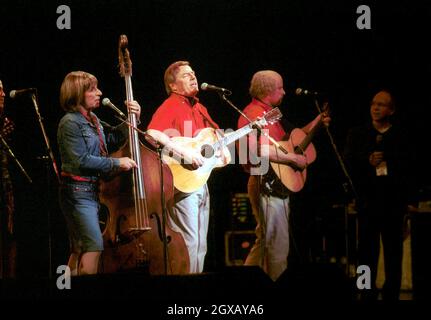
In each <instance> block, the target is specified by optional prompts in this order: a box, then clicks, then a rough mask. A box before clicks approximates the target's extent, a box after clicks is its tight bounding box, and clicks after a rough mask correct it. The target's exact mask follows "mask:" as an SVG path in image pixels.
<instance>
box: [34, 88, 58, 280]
mask: <svg viewBox="0 0 431 320" xmlns="http://www.w3.org/2000/svg"><path fill="white" fill-rule="evenodd" d="M31 100H32V101H33V105H34V110H35V111H36V115H37V119H38V121H39V125H40V129H41V131H42V135H43V138H44V141H45V148H46V151H47V153H48V156H46V155H44V156H41V157H39V159H41V160H44V161H45V165H46V179H47V180H46V182H47V188H48V194H49V192H50V191H51V183H50V174H49V169H48V167H49V166H48V159H51V164H52V167H53V169H54V173H55V175H56V177H57V182H58V183H59V184H60V183H61V180H60V174H59V172H58V167H57V163H56V161H55V158H54V154H53V152H52V149H51V145H50V143H49V139H48V135H47V134H46V131H45V126H44V125H43V121H42V117H41V115H40V112H39V106H38V98H37V90H35V92H34V93H32V95H31ZM45 197H46V200H45V201H46V208H47V209H46V210H47V215H48V217H47V219H48V221H47V222H48V226H47V228H48V263H49V266H48V272H49V274H48V278H49V279H51V278H52V237H51V209H50V206H49V201H48V200H49V197H48V195H45Z"/></svg>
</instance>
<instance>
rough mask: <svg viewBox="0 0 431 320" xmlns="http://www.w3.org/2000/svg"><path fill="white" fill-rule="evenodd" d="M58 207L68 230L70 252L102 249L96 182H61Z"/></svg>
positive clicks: (79, 252)
mask: <svg viewBox="0 0 431 320" xmlns="http://www.w3.org/2000/svg"><path fill="white" fill-rule="evenodd" d="M60 207H61V210H62V211H63V214H64V216H65V219H66V223H67V228H68V231H69V240H70V247H71V252H72V253H76V254H82V253H84V252H94V251H102V250H103V238H102V232H101V230H100V226H99V216H98V212H99V207H100V204H99V198H98V194H97V184H95V183H90V182H80V181H72V182H69V181H68V182H66V183H63V184H62V186H61V189H60Z"/></svg>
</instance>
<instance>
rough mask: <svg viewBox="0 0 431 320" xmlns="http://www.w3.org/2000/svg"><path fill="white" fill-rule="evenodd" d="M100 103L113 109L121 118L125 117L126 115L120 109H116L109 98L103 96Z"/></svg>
mask: <svg viewBox="0 0 431 320" xmlns="http://www.w3.org/2000/svg"><path fill="white" fill-rule="evenodd" d="M102 104H103V105H104V106H105V107H109V108H111V109H112V110H114V111H115V112H117V113H118V114H119V115H120V116H121V117H122V118H127V116H126V115H125V114H124V113H123V112H122V111H121V110H120V109H118V108H117V107H116V106H115V105H114V104H113V103H112V102H111V100H109V99H108V98H103V100H102Z"/></svg>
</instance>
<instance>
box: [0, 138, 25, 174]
mask: <svg viewBox="0 0 431 320" xmlns="http://www.w3.org/2000/svg"><path fill="white" fill-rule="evenodd" d="M0 142H1V144H2V145H3V148H4V149H5V150H6V151H7V153H8V154H9V156H10V157H11V158H12V159H13V160H14V161H15V163H16V164H17V165H18V167H19V169H20V170H21V172H22V173H23V174H24V176H25V177H26V178H27V180H28V182H30V183H33V180H31V178H30V176H29V175H28V174H27V171H25V169H24V168H23V166H22V165H21V163H20V162H19V161H18V159H17V158H16V157H15V155H14V153H13V152H12V150H11V148H10V147H9V145H8V144H7V142H6V140H5V139H4V138H3V136H2V135H1V134H0Z"/></svg>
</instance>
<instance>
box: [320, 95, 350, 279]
mask: <svg viewBox="0 0 431 320" xmlns="http://www.w3.org/2000/svg"><path fill="white" fill-rule="evenodd" d="M313 100H314V104H315V106H316V109H317V111H318V112H319V114H321V113H322V110H321V108H320V106H319V102H318V101H317V98H314V99H313ZM325 130H326V133H327V135H328V137H329V140H330V143H331V146H332V149H333V150H334V153H335V155H336V157H337V160H338V163H339V165H340V167H341V170H342V172H343V174H344V177H345V178H346V180H347V183H343V189H344V192H345V193H346V195H347V194H348V192H349V191H348V186H349V187H350V190H351V191H352V194H353V197H354V199H355V201H356V203H357V200H358V194H357V192H356V189H355V186H354V185H353V181H352V179H351V177H350V174H349V172H348V171H347V168H346V165H345V163H344V160H343V157H342V156H341V154H340V152H339V151H338V148H337V145H336V144H335V140H334V138H333V136H332V134H331V131H330V130H329V128H328V127H327V126H325ZM348 211H349V210H348V205H346V204H344V237H345V238H344V239H345V250H346V259H347V261H346V267H345V268H346V270H345V272H346V275H347V276H349V266H350V250H349V228H348V227H349V225H348V222H349V221H348ZM355 229H356V228H355ZM355 233H356V231H355ZM356 239H357V234H355V240H356ZM356 245H357V244H356ZM355 264H356V263H355Z"/></svg>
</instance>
